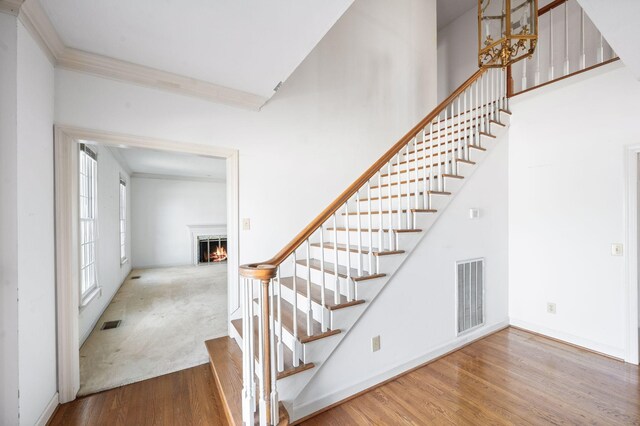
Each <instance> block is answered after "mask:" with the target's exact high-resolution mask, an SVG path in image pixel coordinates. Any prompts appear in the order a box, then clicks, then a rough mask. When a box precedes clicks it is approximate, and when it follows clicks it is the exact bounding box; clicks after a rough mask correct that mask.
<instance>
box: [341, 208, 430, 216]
mask: <svg viewBox="0 0 640 426" xmlns="http://www.w3.org/2000/svg"><path fill="white" fill-rule="evenodd" d="M409 211H411V212H413V213H438V210H435V209H409ZM401 212H402V213H406V212H407V209H402V210H401ZM391 213H392V214H394V213H395V214H397V213H398V210H397V209H394V210H391ZM359 214H360V215H365V216H367V215H369V212H362V211H361V212H360V213H359ZM371 214H372V215H374V214H389V210H382V211H376V212H371ZM347 215H349V216H357V215H358V212H348V213H342V216H347Z"/></svg>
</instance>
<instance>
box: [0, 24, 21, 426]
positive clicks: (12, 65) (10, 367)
mask: <svg viewBox="0 0 640 426" xmlns="http://www.w3.org/2000/svg"><path fill="white" fill-rule="evenodd" d="M17 37H18V36H17V20H16V18H15V16H11V15H7V14H4V13H0V93H2V96H0V235H2V238H0V295H1V297H0V303H1V305H0V348H1V349H0V423H1V424H3V425H15V424H17V423H18V250H17V246H18V212H17V209H16V208H15V207H13V206H16V205H17V203H18V183H17V180H18V171H17V166H18V164H17V155H18V154H17V151H18V137H17V108H16V103H17V94H18V92H17V88H16V82H17V69H18V68H17V57H18V54H17V47H18V42H17Z"/></svg>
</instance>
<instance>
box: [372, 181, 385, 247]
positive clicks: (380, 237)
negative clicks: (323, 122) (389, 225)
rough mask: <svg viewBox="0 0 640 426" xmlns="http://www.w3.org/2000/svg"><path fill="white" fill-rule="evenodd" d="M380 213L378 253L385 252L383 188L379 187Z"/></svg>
mask: <svg viewBox="0 0 640 426" xmlns="http://www.w3.org/2000/svg"><path fill="white" fill-rule="evenodd" d="M377 175H378V184H379V183H380V175H381V171H380V170H378V173H377ZM369 198H371V186H369ZM378 213H379V215H380V223H379V224H378V251H384V238H383V236H384V214H383V213H382V188H380V187H378Z"/></svg>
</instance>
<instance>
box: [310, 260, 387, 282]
mask: <svg viewBox="0 0 640 426" xmlns="http://www.w3.org/2000/svg"><path fill="white" fill-rule="evenodd" d="M297 263H298V265H302V266H307V260H306V259H301V260H298V261H297ZM309 266H310V267H311V269H315V270H317V271H320V270H321V269H320V260H318V259H311V261H310V263H309ZM334 271H335V268H334V265H333V263H331V262H324V272H325V273H327V274H331V275H333V274H334ZM349 275H351V279H352V280H353V281H364V280H371V279H374V278H381V277H384V276H386V274H369V272H367V271H364V270H363V271H362V276H359V275H358V270H357V269H355V268H351V272H350V273H349ZM338 276H339V277H340V278H347V276H348V275H347V267H346V266H342V265H338Z"/></svg>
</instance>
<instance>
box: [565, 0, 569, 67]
mask: <svg viewBox="0 0 640 426" xmlns="http://www.w3.org/2000/svg"><path fill="white" fill-rule="evenodd" d="M564 75H569V1H566V2H564Z"/></svg>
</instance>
